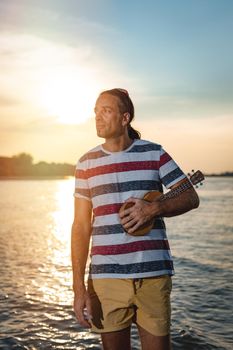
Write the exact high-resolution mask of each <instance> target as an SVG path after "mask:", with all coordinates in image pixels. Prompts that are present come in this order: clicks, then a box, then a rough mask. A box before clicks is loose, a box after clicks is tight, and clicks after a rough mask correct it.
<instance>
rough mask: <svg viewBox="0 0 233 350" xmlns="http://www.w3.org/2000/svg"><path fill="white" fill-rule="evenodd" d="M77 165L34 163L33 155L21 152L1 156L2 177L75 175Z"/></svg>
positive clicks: (0, 169)
mask: <svg viewBox="0 0 233 350" xmlns="http://www.w3.org/2000/svg"><path fill="white" fill-rule="evenodd" d="M74 172H75V166H74V165H72V164H67V163H62V164H61V163H54V162H52V163H47V162H44V161H41V162H39V163H36V164H33V157H32V156H31V155H30V154H27V153H20V154H18V155H15V156H12V157H0V177H1V176H2V177H12V176H73V175H74Z"/></svg>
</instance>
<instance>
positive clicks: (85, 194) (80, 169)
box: [74, 160, 91, 201]
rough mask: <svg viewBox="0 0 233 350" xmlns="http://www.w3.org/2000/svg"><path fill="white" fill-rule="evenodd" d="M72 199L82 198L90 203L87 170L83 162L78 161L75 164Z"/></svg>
mask: <svg viewBox="0 0 233 350" xmlns="http://www.w3.org/2000/svg"><path fill="white" fill-rule="evenodd" d="M74 197H77V198H83V199H86V200H88V201H91V194H90V189H89V185H88V179H87V170H86V168H85V162H81V161H80V160H79V161H78V162H77V165H76V169H75V191H74Z"/></svg>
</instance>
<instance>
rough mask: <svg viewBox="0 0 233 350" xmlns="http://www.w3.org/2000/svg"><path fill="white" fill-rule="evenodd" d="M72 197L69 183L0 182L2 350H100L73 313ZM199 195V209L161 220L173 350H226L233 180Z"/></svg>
mask: <svg viewBox="0 0 233 350" xmlns="http://www.w3.org/2000/svg"><path fill="white" fill-rule="evenodd" d="M72 193H73V179H68V180H9V181H7V180H4V181H0V208H1V216H0V279H1V280H0V281H1V289H0V349H4V350H7V349H31V350H33V349H100V348H101V346H100V340H99V337H98V336H97V335H95V334H92V333H91V332H89V331H86V330H84V329H82V328H80V327H79V325H78V324H77V322H76V320H75V317H74V314H73V311H72V290H71V285H72V282H71V281H72V278H71V277H72V275H71V265H70V226H71V223H72V217H73V197H72ZM199 195H200V198H201V205H200V207H199V209H198V210H195V211H192V212H190V213H186V214H185V215H183V216H180V217H174V218H169V219H167V220H166V221H167V227H168V236H169V240H170V245H171V248H172V252H173V256H174V260H175V269H176V275H175V277H174V278H173V292H172V306H173V309H172V342H173V349H174V350H176V349H177V350H178V349H184V350H189V349H190V350H194V349H198V350H202V349H203V350H208V349H219V350H221V349H226V350H230V349H233V340H232V328H233V327H232V314H233V310H232V295H233V294H232V291H233V286H232V281H233V264H232V260H233V258H232V256H233V252H232V234H233V220H232V218H233V215H232V209H233V196H232V195H233V178H207V179H206V182H205V185H204V187H203V188H201V189H200V191H199ZM132 345H133V349H134V350H136V349H140V346H139V342H138V334H137V331H136V328H135V327H133V329H132Z"/></svg>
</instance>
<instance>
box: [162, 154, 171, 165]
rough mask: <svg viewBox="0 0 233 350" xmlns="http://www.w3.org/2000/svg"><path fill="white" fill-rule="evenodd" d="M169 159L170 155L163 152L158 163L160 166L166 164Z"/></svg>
mask: <svg viewBox="0 0 233 350" xmlns="http://www.w3.org/2000/svg"><path fill="white" fill-rule="evenodd" d="M169 160H171V157H170V156H169V154H168V153H166V152H165V153H164V154H163V155H162V156H161V157H160V162H159V165H160V166H162V165H164V164H166V163H167V162H169Z"/></svg>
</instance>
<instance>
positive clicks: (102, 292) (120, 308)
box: [88, 275, 172, 336]
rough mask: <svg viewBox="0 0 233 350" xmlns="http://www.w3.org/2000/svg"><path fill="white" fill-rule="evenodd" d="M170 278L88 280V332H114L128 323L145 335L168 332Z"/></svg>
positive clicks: (158, 334) (127, 325) (162, 334)
mask: <svg viewBox="0 0 233 350" xmlns="http://www.w3.org/2000/svg"><path fill="white" fill-rule="evenodd" d="M171 289H172V280H171V277H170V276H167V275H164V276H159V277H149V278H140V279H117V278H116V279H115V278H114V279H109V278H107V279H93V280H92V279H90V280H89V281H88V291H89V295H90V297H91V303H92V316H93V320H92V330H93V331H94V332H97V333H104V332H114V331H119V330H121V329H124V328H127V327H129V326H130V325H131V324H132V322H134V323H136V324H138V325H139V326H141V327H142V328H144V329H145V330H146V331H148V332H149V333H151V334H153V335H156V336H164V335H167V334H169V333H170V319H171V306H170V293H171Z"/></svg>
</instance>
